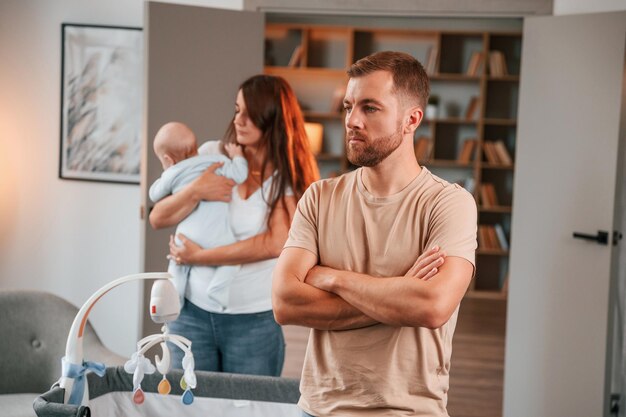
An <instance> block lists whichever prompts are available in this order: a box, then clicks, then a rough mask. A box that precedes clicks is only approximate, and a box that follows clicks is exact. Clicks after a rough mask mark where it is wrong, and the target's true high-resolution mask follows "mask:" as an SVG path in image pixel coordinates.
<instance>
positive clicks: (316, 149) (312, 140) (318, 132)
mask: <svg viewBox="0 0 626 417" xmlns="http://www.w3.org/2000/svg"><path fill="white" fill-rule="evenodd" d="M304 130H305V131H306V136H307V138H308V139H309V148H310V149H311V152H313V155H318V154H319V153H320V152H321V151H322V137H323V136H324V126H323V125H322V124H321V123H310V122H306V123H305V124H304Z"/></svg>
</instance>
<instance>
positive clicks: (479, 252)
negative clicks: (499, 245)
mask: <svg viewBox="0 0 626 417" xmlns="http://www.w3.org/2000/svg"><path fill="white" fill-rule="evenodd" d="M476 255H485V256H509V251H508V250H503V249H480V248H478V249H477V250H476Z"/></svg>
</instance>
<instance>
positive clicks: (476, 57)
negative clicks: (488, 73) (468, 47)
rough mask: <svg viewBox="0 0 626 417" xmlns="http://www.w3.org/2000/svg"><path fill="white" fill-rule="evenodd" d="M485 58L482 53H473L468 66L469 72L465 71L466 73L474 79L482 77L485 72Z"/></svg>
mask: <svg viewBox="0 0 626 417" xmlns="http://www.w3.org/2000/svg"><path fill="white" fill-rule="evenodd" d="M484 58H485V55H484V54H483V53H482V52H478V51H474V52H472V56H471V57H470V60H469V64H468V65H467V71H465V73H466V74H467V75H469V76H472V77H475V76H477V75H480V74H481V73H482V71H483V62H484V61H485V59H484Z"/></svg>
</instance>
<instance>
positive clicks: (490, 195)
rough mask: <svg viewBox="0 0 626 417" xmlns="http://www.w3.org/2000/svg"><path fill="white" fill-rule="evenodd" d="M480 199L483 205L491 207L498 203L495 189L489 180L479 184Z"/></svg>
mask: <svg viewBox="0 0 626 417" xmlns="http://www.w3.org/2000/svg"><path fill="white" fill-rule="evenodd" d="M480 201H481V203H482V205H483V206H484V207H493V206H497V205H499V204H498V197H497V195H496V189H495V187H494V186H493V184H492V183H490V182H484V183H482V184H481V186H480Z"/></svg>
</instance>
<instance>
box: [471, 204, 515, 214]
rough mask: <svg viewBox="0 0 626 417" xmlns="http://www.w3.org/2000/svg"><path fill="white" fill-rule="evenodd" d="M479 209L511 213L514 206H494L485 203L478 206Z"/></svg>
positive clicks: (489, 211) (488, 211)
mask: <svg viewBox="0 0 626 417" xmlns="http://www.w3.org/2000/svg"><path fill="white" fill-rule="evenodd" d="M478 211H480V212H481V213H511V212H512V211H513V208H512V207H511V206H493V207H485V206H483V205H480V206H478Z"/></svg>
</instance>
